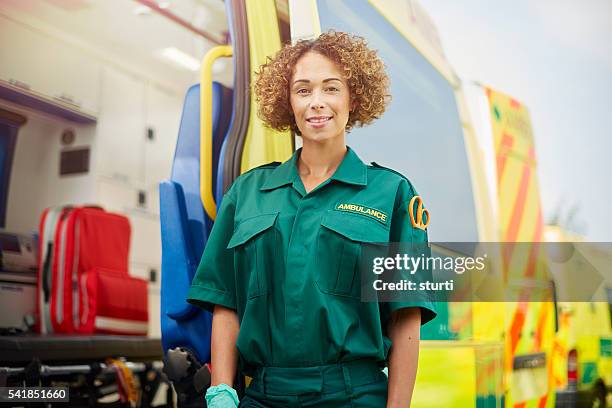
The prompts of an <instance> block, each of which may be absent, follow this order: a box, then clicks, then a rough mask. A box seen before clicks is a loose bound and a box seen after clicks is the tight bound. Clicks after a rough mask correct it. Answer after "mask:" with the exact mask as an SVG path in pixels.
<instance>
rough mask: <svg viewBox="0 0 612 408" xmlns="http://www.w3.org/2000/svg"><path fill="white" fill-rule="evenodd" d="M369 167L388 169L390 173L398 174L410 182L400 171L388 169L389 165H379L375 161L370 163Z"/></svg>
mask: <svg viewBox="0 0 612 408" xmlns="http://www.w3.org/2000/svg"><path fill="white" fill-rule="evenodd" d="M370 166H371V167H373V168H375V169H381V170H388V171H390V172H391V173H395V174H397V175H398V176H400V177H401V178H403V179H404V180H406V181H407V182H408V183H410V180H408V178H406V176H404V175H403V174H402V173H400V172H399V171H396V170H393V169H390V168H389V167H385V166H381V165H380V164H378V163H376V162H372V163H371V164H370Z"/></svg>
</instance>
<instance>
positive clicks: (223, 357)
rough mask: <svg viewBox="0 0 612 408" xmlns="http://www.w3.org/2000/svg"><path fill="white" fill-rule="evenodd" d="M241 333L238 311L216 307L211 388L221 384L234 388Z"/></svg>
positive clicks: (213, 326)
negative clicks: (238, 340)
mask: <svg viewBox="0 0 612 408" xmlns="http://www.w3.org/2000/svg"><path fill="white" fill-rule="evenodd" d="M239 331H240V323H239V322H238V315H237V314H236V311H235V310H233V309H228V308H226V307H223V306H219V305H216V306H215V310H214V311H213V322H212V336H211V339H210V355H211V361H210V363H211V381H210V382H211V384H210V385H211V386H214V385H219V384H227V385H229V386H230V387H233V386H234V378H235V376H236V367H237V365H238V349H237V348H236V340H237V339H238V332H239Z"/></svg>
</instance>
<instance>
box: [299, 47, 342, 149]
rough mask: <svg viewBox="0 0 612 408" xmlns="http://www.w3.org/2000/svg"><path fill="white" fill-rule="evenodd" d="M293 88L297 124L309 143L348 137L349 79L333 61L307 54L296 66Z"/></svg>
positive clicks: (318, 55)
mask: <svg viewBox="0 0 612 408" xmlns="http://www.w3.org/2000/svg"><path fill="white" fill-rule="evenodd" d="M289 86H290V89H289V91H290V102H291V108H292V109H293V115H294V117H295V122H296V124H297V127H298V129H300V132H301V133H302V137H303V138H304V139H305V140H311V141H316V142H321V141H325V140H329V139H333V138H335V137H343V136H344V130H345V127H346V124H347V122H348V118H349V111H350V104H351V97H350V91H349V87H348V83H347V82H346V79H344V77H343V76H342V72H341V71H340V69H339V68H338V66H337V65H336V64H335V63H334V62H333V61H332V60H330V59H329V58H327V57H324V56H323V55H321V54H319V53H316V52H308V53H306V54H304V55H303V56H302V57H301V58H300V59H299V60H298V61H297V63H296V64H295V68H294V71H293V77H292V78H291V82H290V84H289Z"/></svg>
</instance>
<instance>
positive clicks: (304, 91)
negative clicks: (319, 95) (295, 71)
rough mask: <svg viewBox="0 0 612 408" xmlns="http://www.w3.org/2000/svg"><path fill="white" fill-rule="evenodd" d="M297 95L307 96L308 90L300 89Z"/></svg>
mask: <svg viewBox="0 0 612 408" xmlns="http://www.w3.org/2000/svg"><path fill="white" fill-rule="evenodd" d="M295 93H297V94H307V93H308V89H306V88H300V89H298V90H297V91H296V92H295Z"/></svg>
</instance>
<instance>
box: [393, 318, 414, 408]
mask: <svg viewBox="0 0 612 408" xmlns="http://www.w3.org/2000/svg"><path fill="white" fill-rule="evenodd" d="M388 329H389V330H388V332H389V338H390V339H391V341H392V342H393V344H392V346H391V350H390V355H389V390H388V394H387V408H396V407H401V408H407V407H410V401H411V400H412V391H413V389H414V382H415V380H416V372H417V366H418V362H419V340H420V335H421V309H420V308H418V307H410V308H404V309H399V310H396V311H395V312H393V314H392V315H391V319H390V321H389V328H388Z"/></svg>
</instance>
